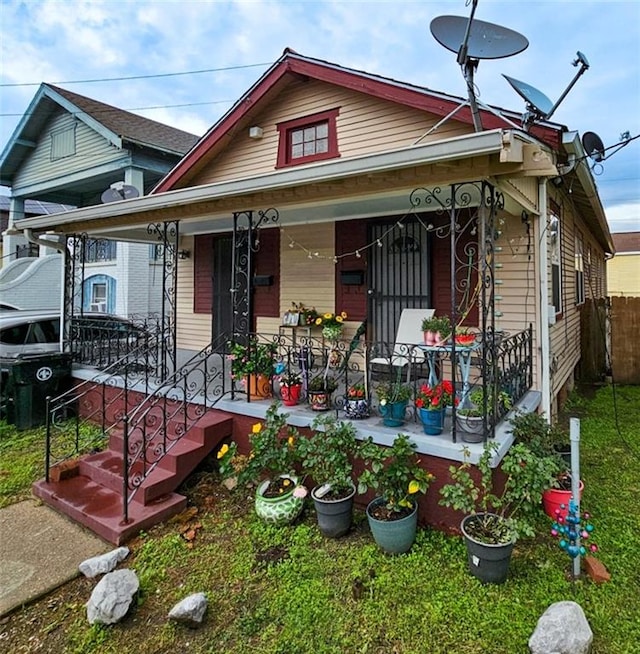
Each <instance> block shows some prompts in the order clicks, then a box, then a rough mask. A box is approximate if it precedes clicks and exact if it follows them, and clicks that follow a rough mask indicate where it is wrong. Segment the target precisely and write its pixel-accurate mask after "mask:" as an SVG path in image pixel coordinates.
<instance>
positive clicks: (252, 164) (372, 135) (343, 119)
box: [192, 81, 471, 185]
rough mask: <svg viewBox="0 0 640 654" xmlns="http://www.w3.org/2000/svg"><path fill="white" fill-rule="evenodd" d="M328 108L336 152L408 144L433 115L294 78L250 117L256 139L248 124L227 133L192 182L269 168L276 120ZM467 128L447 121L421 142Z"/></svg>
mask: <svg viewBox="0 0 640 654" xmlns="http://www.w3.org/2000/svg"><path fill="white" fill-rule="evenodd" d="M333 108H339V110H340V113H339V115H338V118H337V129H338V148H339V151H340V156H341V157H353V156H357V155H363V154H369V153H373V152H384V151H386V150H391V149H394V148H398V147H404V146H410V145H412V144H413V143H414V142H415V141H416V139H418V138H420V137H421V136H422V135H423V134H424V133H425V132H426V131H428V130H429V129H430V128H431V127H432V126H433V125H434V124H435V123H436V122H437V121H438V118H437V117H436V116H434V115H433V114H427V113H424V112H421V111H418V110H416V109H412V108H410V107H406V106H402V105H397V104H395V103H393V102H389V101H385V100H380V99H377V98H372V97H371V96H368V95H366V94H364V93H356V92H354V91H350V90H348V89H344V88H340V87H336V86H333V85H331V84H327V83H324V82H318V81H309V82H297V83H295V84H292V85H290V86H289V87H287V88H286V89H285V91H284V92H283V93H282V94H281V95H280V96H279V97H278V100H277V102H274V103H273V104H272V105H271V106H270V107H269V108H268V109H266V110H265V111H264V112H263V113H262V114H259V115H257V116H255V117H253V118H252V119H251V125H258V126H260V127H261V128H262V129H263V131H264V132H263V137H262V138H261V139H251V138H249V134H248V132H249V130H248V127H249V126H248V125H245V126H243V127H242V128H241V129H239V130H238V131H237V132H235V133H233V134H229V144H230V145H229V147H228V148H227V149H226V150H225V151H224V152H222V153H221V154H220V155H219V156H218V157H217V158H216V159H215V161H214V163H213V165H211V166H210V167H209V168H207V169H205V170H203V171H201V172H200V174H198V175H197V176H196V177H195V178H194V180H193V182H192V183H193V184H194V185H199V184H207V183H212V182H219V181H224V180H231V179H237V178H241V177H247V175H254V174H261V173H266V172H271V171H273V170H275V165H276V160H277V154H278V131H277V129H276V124H277V123H280V122H283V121H286V120H292V119H294V118H299V117H302V116H306V115H309V114H314V113H317V112H319V111H325V110H328V109H333ZM470 131H471V127H470V126H468V125H464V124H462V123H459V122H456V121H455V120H450V121H448V122H446V123H445V124H444V125H442V126H441V127H439V128H438V130H436V132H435V133H433V134H431V135H430V136H429V137H428V138H426V139H424V140H422V141H421V143H427V142H429V141H439V140H442V139H445V138H451V137H454V136H459V135H462V134H467V133H469V132H470ZM311 165H313V164H311Z"/></svg>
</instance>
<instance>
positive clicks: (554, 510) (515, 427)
mask: <svg viewBox="0 0 640 654" xmlns="http://www.w3.org/2000/svg"><path fill="white" fill-rule="evenodd" d="M509 422H510V424H511V431H512V433H513V436H514V439H515V440H516V442H520V443H525V444H526V445H528V447H530V448H531V449H532V450H533V451H534V452H536V453H537V454H538V455H540V456H550V457H554V458H555V460H556V462H557V470H556V477H555V482H554V484H553V487H552V488H549V489H548V490H546V491H545V492H544V493H543V494H542V506H543V507H544V512H545V513H546V514H547V515H548V516H549V517H550V518H553V519H556V518H557V517H558V516H560V517H562V518H563V519H564V518H566V516H567V513H568V510H569V503H570V501H571V500H572V499H574V498H573V492H572V487H571V470H570V467H571V448H570V445H569V444H568V440H569V439H568V436H567V434H566V432H565V431H564V430H563V429H561V428H560V427H558V426H555V425H551V424H550V423H549V422H547V420H546V418H545V417H544V416H542V415H541V414H539V413H517V414H516V415H515V416H514V417H513V418H512V419H511V420H510V421H509ZM566 450H568V452H566ZM563 452H564V455H563ZM567 454H568V456H567ZM583 490H584V482H583V481H582V479H581V480H580V481H579V483H578V493H579V495H580V497H579V498H578V499H581V498H582V491H583Z"/></svg>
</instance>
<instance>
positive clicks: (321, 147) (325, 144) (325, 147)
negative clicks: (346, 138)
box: [316, 139, 329, 152]
mask: <svg viewBox="0 0 640 654" xmlns="http://www.w3.org/2000/svg"><path fill="white" fill-rule="evenodd" d="M316 152H329V139H318V140H317V141H316Z"/></svg>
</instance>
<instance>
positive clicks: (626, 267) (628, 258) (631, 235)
mask: <svg viewBox="0 0 640 654" xmlns="http://www.w3.org/2000/svg"><path fill="white" fill-rule="evenodd" d="M611 236H612V237H613V243H614V245H615V248H616V255H615V257H613V259H610V260H609V261H607V295H620V296H627V297H640V232H618V233H616V234H612V235H611Z"/></svg>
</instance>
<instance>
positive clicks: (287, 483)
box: [282, 479, 291, 486]
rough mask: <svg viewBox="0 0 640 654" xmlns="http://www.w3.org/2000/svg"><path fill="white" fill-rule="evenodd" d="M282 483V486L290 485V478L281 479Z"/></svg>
mask: <svg viewBox="0 0 640 654" xmlns="http://www.w3.org/2000/svg"><path fill="white" fill-rule="evenodd" d="M282 485H283V486H290V485H291V479H283V480H282Z"/></svg>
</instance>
